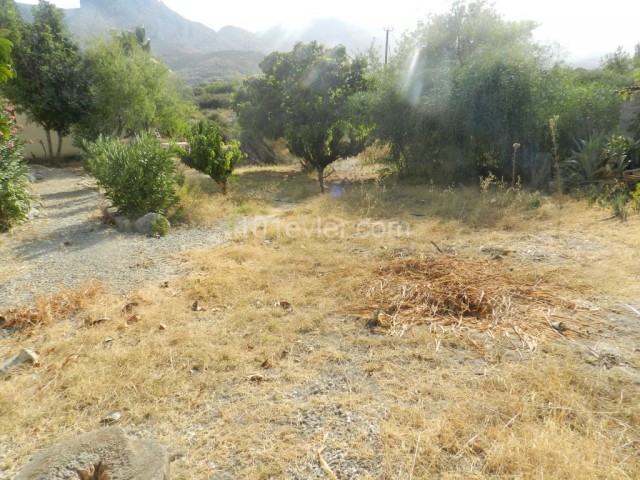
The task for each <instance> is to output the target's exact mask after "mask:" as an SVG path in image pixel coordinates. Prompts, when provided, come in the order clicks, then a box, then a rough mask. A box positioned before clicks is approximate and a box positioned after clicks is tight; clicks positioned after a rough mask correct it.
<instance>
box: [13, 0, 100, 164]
mask: <svg viewBox="0 0 640 480" xmlns="http://www.w3.org/2000/svg"><path fill="white" fill-rule="evenodd" d="M32 11H33V22H32V23H24V22H21V23H19V24H18V26H19V31H18V32H16V36H17V37H18V40H17V42H16V48H15V50H14V55H13V58H14V65H15V70H16V75H15V78H14V79H12V80H11V81H10V82H9V83H8V85H7V93H8V95H9V97H10V98H11V99H12V100H13V101H14V102H15V103H16V104H17V105H18V106H19V107H20V108H21V109H22V110H24V111H26V113H27V117H28V118H29V119H30V120H31V121H33V122H35V123H38V124H39V125H41V126H42V127H43V128H44V130H45V132H46V134H47V143H48V152H49V156H50V157H52V158H53V157H54V156H59V155H60V151H61V148H62V138H63V137H64V136H65V135H68V134H69V133H70V132H71V127H72V126H73V124H74V123H76V122H77V121H78V120H79V119H80V118H81V117H82V115H83V114H84V113H85V112H86V109H87V108H88V106H89V103H90V92H89V85H88V83H87V81H86V80H87V79H86V76H85V75H84V70H83V68H82V58H81V55H80V52H79V47H78V44H77V43H76V42H75V40H73V38H72V37H71V36H70V34H69V33H68V31H67V29H66V26H65V23H64V13H63V11H62V10H61V9H59V8H57V7H56V6H55V5H53V4H51V3H49V2H47V1H45V0H40V2H39V3H38V4H37V5H36V6H34V7H33V10H32ZM51 132H56V133H57V134H58V148H57V152H56V154H54V151H53V146H52V142H51Z"/></svg>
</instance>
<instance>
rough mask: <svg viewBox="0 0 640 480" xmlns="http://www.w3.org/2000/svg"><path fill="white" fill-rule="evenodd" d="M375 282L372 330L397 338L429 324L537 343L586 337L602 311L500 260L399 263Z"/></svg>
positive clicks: (370, 297)
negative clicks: (530, 279)
mask: <svg viewBox="0 0 640 480" xmlns="http://www.w3.org/2000/svg"><path fill="white" fill-rule="evenodd" d="M375 277H376V279H375V281H374V282H373V283H372V284H371V285H370V286H369V287H368V289H367V291H366V298H367V300H366V306H365V309H364V310H366V311H368V312H371V311H373V312H379V313H377V314H376V318H375V322H374V323H373V324H372V325H374V326H377V327H383V328H387V329H388V330H389V331H390V332H391V333H392V334H394V333H396V334H397V333H398V332H402V331H404V330H405V329H406V328H407V327H408V326H410V325H415V324H425V323H427V324H432V325H435V326H438V325H439V326H442V327H447V326H452V327H453V328H455V327H459V328H470V329H474V330H478V331H483V332H488V333H490V334H492V333H496V334H505V333H507V334H516V335H518V336H521V337H534V338H535V337H539V336H544V335H547V334H552V335H555V334H557V333H559V332H560V331H561V332H562V333H563V334H570V333H573V334H578V335H580V334H584V333H586V331H587V330H586V329H587V328H588V327H590V326H593V324H594V322H595V318H594V316H593V312H594V311H596V310H597V309H594V308H593V307H591V306H586V305H585V304H580V302H576V301H575V300H570V299H567V298H564V297H562V296H560V290H561V289H560V288H558V287H556V288H554V287H553V286H551V285H544V284H541V283H532V282H527V281H525V280H523V279H522V278H521V276H519V275H518V273H517V272H514V271H512V269H509V268H508V267H507V266H505V265H503V264H502V263H499V262H496V261H482V260H474V259H465V258H458V257H449V256H428V257H422V258H408V259H396V260H392V261H390V262H389V263H387V264H385V265H384V266H382V267H380V268H378V269H377V270H376V272H375ZM364 310H361V311H364ZM560 322H562V323H560ZM385 323H386V325H385ZM565 328H567V329H568V330H565Z"/></svg>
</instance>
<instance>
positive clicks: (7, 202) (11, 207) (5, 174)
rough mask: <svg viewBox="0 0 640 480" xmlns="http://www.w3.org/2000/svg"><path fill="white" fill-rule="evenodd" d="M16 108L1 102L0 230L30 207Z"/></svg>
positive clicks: (22, 217) (20, 217) (11, 225)
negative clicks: (14, 112)
mask: <svg viewBox="0 0 640 480" xmlns="http://www.w3.org/2000/svg"><path fill="white" fill-rule="evenodd" d="M19 130H20V126H19V125H17V123H16V119H15V115H14V114H13V108H12V107H11V106H9V105H8V104H7V103H6V101H0V231H4V230H7V229H9V228H11V227H13V226H14V225H16V224H18V223H20V222H21V221H22V220H24V219H25V218H26V217H27V215H28V213H29V210H31V195H30V193H29V169H28V168H27V164H26V162H24V161H23V160H22V146H23V145H24V142H22V141H21V140H20V139H19V138H18V137H17V133H18V131H19Z"/></svg>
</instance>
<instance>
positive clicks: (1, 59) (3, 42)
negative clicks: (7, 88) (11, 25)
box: [0, 28, 14, 83]
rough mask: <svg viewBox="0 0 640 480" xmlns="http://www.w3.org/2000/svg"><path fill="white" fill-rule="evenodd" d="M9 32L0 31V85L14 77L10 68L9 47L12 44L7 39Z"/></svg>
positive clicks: (5, 30)
mask: <svg viewBox="0 0 640 480" xmlns="http://www.w3.org/2000/svg"><path fill="white" fill-rule="evenodd" d="M8 35H9V30H7V29H6V28H4V29H0V83H1V82H5V81H7V80H9V79H10V78H13V77H14V71H13V67H12V66H11V47H13V43H12V42H11V40H9V39H8V38H7V36H8Z"/></svg>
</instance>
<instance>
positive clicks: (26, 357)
mask: <svg viewBox="0 0 640 480" xmlns="http://www.w3.org/2000/svg"><path fill="white" fill-rule="evenodd" d="M37 363H38V354H37V353H36V352H34V351H32V350H29V349H28V348H23V349H22V350H20V352H19V353H18V354H17V355H16V356H15V357H13V358H12V359H11V360H7V361H6V362H4V363H3V364H2V366H1V367H0V373H2V374H6V373H8V372H9V370H11V369H12V368H14V367H17V366H18V365H25V364H31V365H37Z"/></svg>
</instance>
